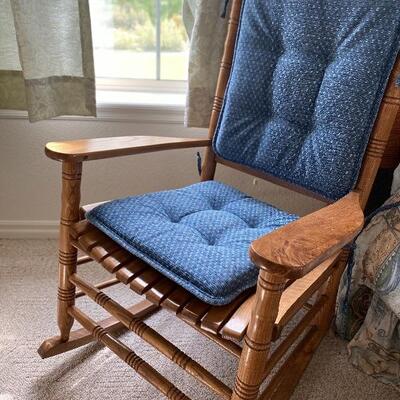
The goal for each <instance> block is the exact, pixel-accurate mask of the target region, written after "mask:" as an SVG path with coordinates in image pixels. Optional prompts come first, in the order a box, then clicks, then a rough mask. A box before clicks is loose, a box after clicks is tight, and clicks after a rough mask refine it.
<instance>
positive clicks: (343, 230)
mask: <svg viewBox="0 0 400 400" xmlns="http://www.w3.org/2000/svg"><path fill="white" fill-rule="evenodd" d="M363 224H364V214H363V211H362V209H361V207H360V202H359V195H358V194H357V193H355V192H352V193H350V194H348V195H347V196H345V197H343V198H342V199H340V200H338V201H337V202H335V203H333V204H331V205H329V206H327V207H324V208H322V209H321V210H318V211H316V212H314V213H311V214H309V215H306V216H305V217H302V218H299V219H298V220H296V221H294V222H292V223H290V224H287V225H285V226H283V227H282V228H280V229H277V230H276V231H273V232H271V233H269V234H267V235H265V236H262V237H260V238H259V239H256V240H255V241H253V242H252V244H251V246H250V257H251V259H252V260H253V262H254V263H255V264H256V265H257V266H259V267H260V268H261V269H264V270H267V271H268V272H269V273H272V274H277V275H281V276H283V277H284V278H287V279H298V278H301V277H302V276H304V275H305V274H307V273H308V272H310V271H311V270H312V269H313V268H315V267H317V266H318V265H320V264H321V263H322V262H323V261H325V260H326V259H328V258H329V257H330V256H332V255H334V254H335V253H337V252H338V251H339V250H340V249H342V248H343V247H344V246H345V245H346V244H348V243H350V242H351V241H352V240H353V239H354V238H355V237H356V235H357V234H358V233H359V232H360V231H361V229H362V227H363Z"/></svg>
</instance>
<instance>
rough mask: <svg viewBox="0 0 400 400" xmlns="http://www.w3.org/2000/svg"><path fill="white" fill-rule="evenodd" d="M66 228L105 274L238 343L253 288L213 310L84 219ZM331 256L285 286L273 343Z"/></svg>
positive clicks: (326, 269) (329, 270)
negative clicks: (106, 272) (114, 275)
mask: <svg viewBox="0 0 400 400" xmlns="http://www.w3.org/2000/svg"><path fill="white" fill-rule="evenodd" d="M71 229H72V232H71V237H72V238H73V243H74V245H76V247H78V248H79V249H80V250H82V251H83V252H85V253H86V254H87V255H88V256H90V257H92V258H94V259H95V260H97V261H98V262H99V263H101V265H102V266H103V267H104V268H105V269H106V270H107V271H108V272H110V273H115V274H116V278H117V279H118V280H119V281H120V282H122V283H124V284H126V285H128V286H129V287H130V289H132V290H133V291H134V292H135V293H138V294H140V295H144V296H146V298H147V300H149V301H151V302H152V303H153V304H155V305H157V306H161V307H163V308H165V309H167V310H169V311H171V312H174V313H175V314H176V315H177V316H178V317H179V318H181V319H183V320H184V321H186V322H188V323H190V324H195V325H197V326H198V327H199V328H200V329H201V330H203V331H205V332H207V333H211V334H214V335H218V336H221V337H224V338H228V339H233V340H239V341H240V340H242V339H243V337H244V334H245V333H246V329H247V326H248V324H249V322H250V316H251V309H252V307H253V304H254V299H255V294H254V292H255V289H254V288H252V289H249V290H247V291H245V292H244V293H242V294H241V295H240V296H238V297H237V298H236V299H235V300H234V301H232V302H231V303H229V304H227V305H224V306H212V305H209V304H207V303H205V302H203V301H202V300H200V299H198V298H197V297H195V296H194V295H192V294H191V293H189V292H188V291H187V290H185V289H183V288H181V287H180V286H179V285H178V284H176V283H175V282H173V281H171V280H170V279H168V278H167V277H165V276H164V275H162V274H161V273H160V272H158V271H157V270H155V269H154V268H152V267H151V266H150V265H148V264H147V263H146V262H144V261H142V260H140V259H138V258H137V257H136V256H134V255H133V254H131V253H129V252H128V251H126V250H124V249H122V248H121V247H120V246H119V245H118V244H117V243H115V242H114V241H113V240H112V239H110V238H109V237H108V236H107V235H106V234H104V233H103V232H101V231H100V230H99V229H97V228H96V227H94V226H93V225H91V224H90V223H89V222H88V221H86V220H82V221H80V222H78V223H76V224H74V225H73V226H72V228H71ZM336 258H337V255H334V256H332V257H330V258H329V259H328V260H326V261H325V262H324V263H322V264H321V265H320V266H318V267H317V268H315V269H314V270H313V271H312V272H310V273H309V274H307V275H306V276H304V277H303V278H301V279H298V280H296V281H295V282H294V283H292V284H290V285H288V287H287V288H286V289H285V291H284V292H283V295H282V300H281V304H280V308H279V312H278V316H277V318H276V322H275V330H274V331H275V334H274V340H276V339H278V338H279V334H280V332H281V331H282V329H283V328H284V326H285V325H286V324H287V322H288V321H289V320H290V319H291V318H292V317H293V316H294V314H296V313H297V312H298V311H299V310H300V309H301V308H302V307H303V306H304V304H305V303H306V301H307V299H308V298H309V297H310V296H311V295H312V293H314V292H315V291H316V290H318V288H319V287H320V286H321V285H322V283H323V282H324V281H325V280H326V279H327V277H328V276H329V274H331V273H332V268H334V266H335V261H336Z"/></svg>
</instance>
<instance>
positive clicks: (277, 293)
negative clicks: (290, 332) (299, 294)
mask: <svg viewBox="0 0 400 400" xmlns="http://www.w3.org/2000/svg"><path fill="white" fill-rule="evenodd" d="M285 282H286V279H283V278H282V277H281V276H277V275H273V274H270V273H268V272H267V271H265V270H261V271H260V275H259V277H258V283H257V293H256V303H255V306H254V309H253V311H252V316H251V320H250V323H249V327H248V328H247V333H246V336H245V338H244V346H243V351H242V355H241V357H240V361H239V369H238V373H237V376H236V380H235V387H234V390H233V394H232V400H254V399H256V398H257V397H258V393H259V389H260V386H261V384H262V382H263V379H264V371H265V369H266V366H267V361H268V355H269V350H270V346H271V338H272V333H273V327H274V323H275V320H276V317H277V315H278V309H279V301H280V298H281V295H282V292H283V290H284V287H285Z"/></svg>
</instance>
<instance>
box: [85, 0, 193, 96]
mask: <svg viewBox="0 0 400 400" xmlns="http://www.w3.org/2000/svg"><path fill="white" fill-rule="evenodd" d="M182 2H183V0H90V10H91V18H92V31H93V47H94V58H95V69H96V79H97V84H98V86H100V87H102V88H104V86H107V85H108V86H113V87H115V86H117V87H119V89H122V90H124V89H125V90H126V89H128V90H138V91H148V90H152V91H165V90H166V91H178V92H179V91H181V90H180V89H182V90H183V88H184V81H185V80H186V79H187V64H188V41H187V35H186V31H185V28H184V26H183V22H182V13H181V10H182Z"/></svg>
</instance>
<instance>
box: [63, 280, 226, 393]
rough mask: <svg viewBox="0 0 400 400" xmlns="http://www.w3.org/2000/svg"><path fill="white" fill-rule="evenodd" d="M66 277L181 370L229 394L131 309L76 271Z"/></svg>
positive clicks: (198, 365) (219, 391) (219, 383)
mask: <svg viewBox="0 0 400 400" xmlns="http://www.w3.org/2000/svg"><path fill="white" fill-rule="evenodd" d="M70 281H71V282H72V283H73V284H74V285H76V286H77V287H79V288H80V289H81V290H82V291H83V292H84V293H86V294H87V295H88V296H89V297H90V298H91V299H92V300H94V301H95V302H96V303H97V304H99V305H100V306H101V307H103V308H104V309H105V310H107V311H108V312H109V313H110V314H111V315H112V316H114V317H115V318H117V319H118V320H119V321H121V322H122V324H123V325H124V326H125V327H126V328H128V329H129V330H130V331H132V332H133V333H135V334H136V335H138V336H139V337H141V338H142V339H143V340H144V341H146V342H147V343H149V344H150V345H151V346H153V347H154V348H155V349H157V350H158V351H160V352H161V353H162V354H164V355H165V356H166V357H167V358H169V359H170V360H171V361H173V362H174V363H176V364H177V365H178V366H179V367H181V368H182V369H183V370H185V371H186V372H188V373H189V374H190V375H192V376H193V377H195V378H196V379H198V380H199V381H200V382H202V383H203V384H205V385H207V386H208V387H209V388H210V389H212V390H214V391H215V392H216V393H217V394H219V395H220V396H221V397H222V398H224V399H227V400H229V399H230V398H231V394H232V391H231V389H230V388H229V387H228V386H226V385H225V384H224V383H222V382H221V381H220V380H218V379H217V378H215V377H214V376H213V375H212V374H211V373H210V372H208V371H207V370H206V369H205V368H203V367H202V366H201V365H200V364H198V363H197V362H196V361H194V360H192V359H191V358H190V357H188V356H187V355H186V354H185V353H183V352H182V351H181V350H179V349H178V348H177V347H176V346H175V345H173V344H172V343H171V342H169V341H168V340H166V339H165V338H164V337H163V336H161V335H160V334H159V333H158V332H156V331H155V330H154V329H152V328H150V327H149V326H148V325H146V324H145V323H144V322H143V321H141V320H140V319H138V318H136V317H135V316H134V315H133V314H132V313H130V312H129V311H127V310H126V309H125V308H124V307H122V306H121V305H120V304H118V303H117V302H116V301H114V300H113V299H111V298H110V297H108V296H107V295H106V294H105V293H103V292H101V291H100V290H98V289H97V288H96V287H94V286H93V285H91V284H90V283H88V282H86V281H85V280H84V279H82V278H81V277H79V276H78V275H77V274H73V275H71V277H70ZM78 321H79V320H78Z"/></svg>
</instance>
